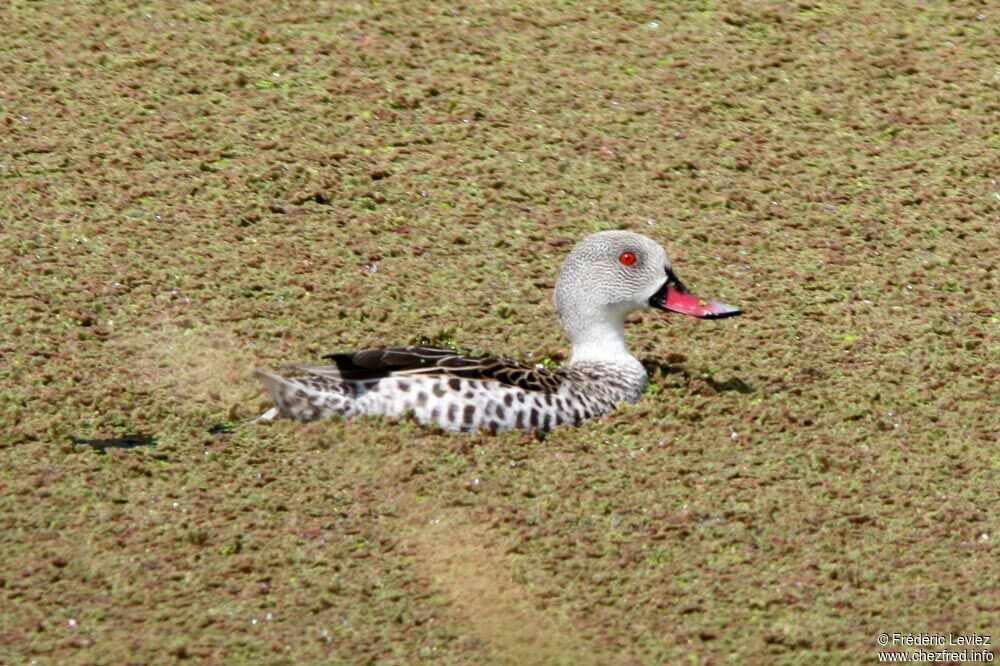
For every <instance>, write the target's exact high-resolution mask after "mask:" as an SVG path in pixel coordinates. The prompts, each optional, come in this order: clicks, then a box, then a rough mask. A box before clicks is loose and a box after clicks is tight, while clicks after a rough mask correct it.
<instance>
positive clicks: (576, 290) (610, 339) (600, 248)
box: [556, 231, 740, 360]
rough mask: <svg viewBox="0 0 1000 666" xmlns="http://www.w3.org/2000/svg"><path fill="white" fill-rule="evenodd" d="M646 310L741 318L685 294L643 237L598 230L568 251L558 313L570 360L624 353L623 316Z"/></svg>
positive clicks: (663, 255)
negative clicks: (567, 338) (567, 344)
mask: <svg viewBox="0 0 1000 666" xmlns="http://www.w3.org/2000/svg"><path fill="white" fill-rule="evenodd" d="M645 307H654V308H658V309H661V310H668V311H671V312H679V313H681V314H686V315H691V316H693V317H700V318H703V319H719V318H722V317H732V316H734V315H738V314H740V310H738V309H737V308H733V307H730V306H728V305H723V304H722V303H719V302H717V301H712V300H708V299H705V298H701V297H700V296H696V295H694V294H692V293H691V292H689V291H688V290H687V288H686V287H685V286H684V284H683V283H682V282H681V281H680V280H679V279H678V278H677V275H676V274H675V273H674V271H673V266H672V264H671V262H670V258H669V257H668V256H667V253H666V252H665V251H664V250H663V248H662V247H660V245H659V244H658V243H656V242H655V241H653V240H652V239H650V238H647V237H646V236H643V235H641V234H636V233H632V232H630V231H602V232H600V233H596V234H592V235H590V236H587V237H586V238H584V239H583V240H582V241H580V242H579V243H577V245H576V246H575V247H574V248H573V249H572V251H570V253H569V256H568V257H567V258H566V261H565V263H564V264H563V266H562V269H561V270H560V271H559V277H558V279H557V280H556V309H557V310H558V311H559V317H560V319H561V320H562V324H563V327H564V328H565V329H566V332H567V334H568V335H569V338H570V342H571V343H572V344H573V360H583V359H584V358H587V359H591V358H607V357H609V356H615V355H619V354H622V353H624V354H626V355H628V352H627V350H626V349H625V339H624V324H625V318H626V317H627V316H628V315H629V314H630V313H632V312H635V311H636V310H640V309H642V308H645Z"/></svg>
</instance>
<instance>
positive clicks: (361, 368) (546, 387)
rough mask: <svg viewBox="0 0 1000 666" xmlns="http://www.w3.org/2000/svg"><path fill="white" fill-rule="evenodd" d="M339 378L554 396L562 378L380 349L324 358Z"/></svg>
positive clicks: (531, 369) (454, 355) (431, 350)
mask: <svg viewBox="0 0 1000 666" xmlns="http://www.w3.org/2000/svg"><path fill="white" fill-rule="evenodd" d="M323 358H324V359H328V360H331V361H333V364H334V365H336V367H337V371H338V373H339V375H340V376H341V377H342V378H343V379H348V380H365V379H379V378H381V377H387V376H389V375H396V374H409V375H450V376H453V377H462V378H464V379H479V380H493V381H497V382H500V383H501V384H506V385H508V386H516V387H518V388H521V389H524V390H526V391H541V392H543V393H554V392H556V391H558V390H559V386H560V385H561V384H562V383H563V380H564V378H565V376H564V374H563V372H562V371H560V370H549V369H548V368H541V367H536V366H530V365H525V364H524V363H519V362H517V361H515V360H513V359H510V358H506V357H500V358H494V357H490V356H466V355H463V354H459V353H458V352H457V351H455V350H454V349H448V348H446V347H420V346H410V347H384V348H375V349H362V350H361V351H356V352H349V353H345V354H327V355H325V356H324V357H323Z"/></svg>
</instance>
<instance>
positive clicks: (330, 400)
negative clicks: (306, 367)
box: [254, 370, 345, 421]
mask: <svg viewBox="0 0 1000 666" xmlns="http://www.w3.org/2000/svg"><path fill="white" fill-rule="evenodd" d="M254 376H255V377H256V378H257V379H258V380H259V381H260V382H261V383H262V384H263V385H264V388H266V389H267V394H268V395H269V396H270V398H271V402H272V403H274V409H269V410H268V411H266V412H264V414H262V415H261V417H260V419H261V420H263V421H270V420H272V419H274V418H275V417H276V416H278V415H281V416H284V417H287V418H293V419H298V420H300V421H313V420H315V419H319V418H323V417H325V416H329V415H330V414H332V413H335V412H342V411H343V408H344V401H345V397H344V395H343V394H339V393H335V392H332V391H323V390H321V389H319V388H317V387H315V386H313V385H309V384H307V383H305V382H301V381H298V380H296V379H295V378H288V377H281V376H280V375H275V374H272V373H270V372H265V371H264V370H256V371H254Z"/></svg>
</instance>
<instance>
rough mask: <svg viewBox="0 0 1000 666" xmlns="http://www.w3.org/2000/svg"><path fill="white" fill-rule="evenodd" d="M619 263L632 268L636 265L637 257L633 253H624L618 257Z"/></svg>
mask: <svg viewBox="0 0 1000 666" xmlns="http://www.w3.org/2000/svg"><path fill="white" fill-rule="evenodd" d="M618 261H620V262H622V263H623V264H625V265H626V266H631V265H632V264H634V263H635V255H634V254H633V253H631V252H622V256H620V257H618Z"/></svg>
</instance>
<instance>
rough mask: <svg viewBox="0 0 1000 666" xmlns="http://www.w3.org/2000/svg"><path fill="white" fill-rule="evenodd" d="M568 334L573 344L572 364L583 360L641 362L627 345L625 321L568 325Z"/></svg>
mask: <svg viewBox="0 0 1000 666" xmlns="http://www.w3.org/2000/svg"><path fill="white" fill-rule="evenodd" d="M566 332H567V334H568V335H569V340H570V343H571V344H572V345H573V353H572V356H571V357H570V360H569V362H570V365H572V364H574V363H581V362H585V361H586V362H600V363H622V364H626V365H635V364H639V361H638V359H636V358H635V357H634V356H632V354H630V353H629V350H628V347H626V346H625V322H624V318H623V319H622V320H620V321H619V320H616V321H608V320H602V321H594V322H588V324H587V325H586V326H567V331H566Z"/></svg>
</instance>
